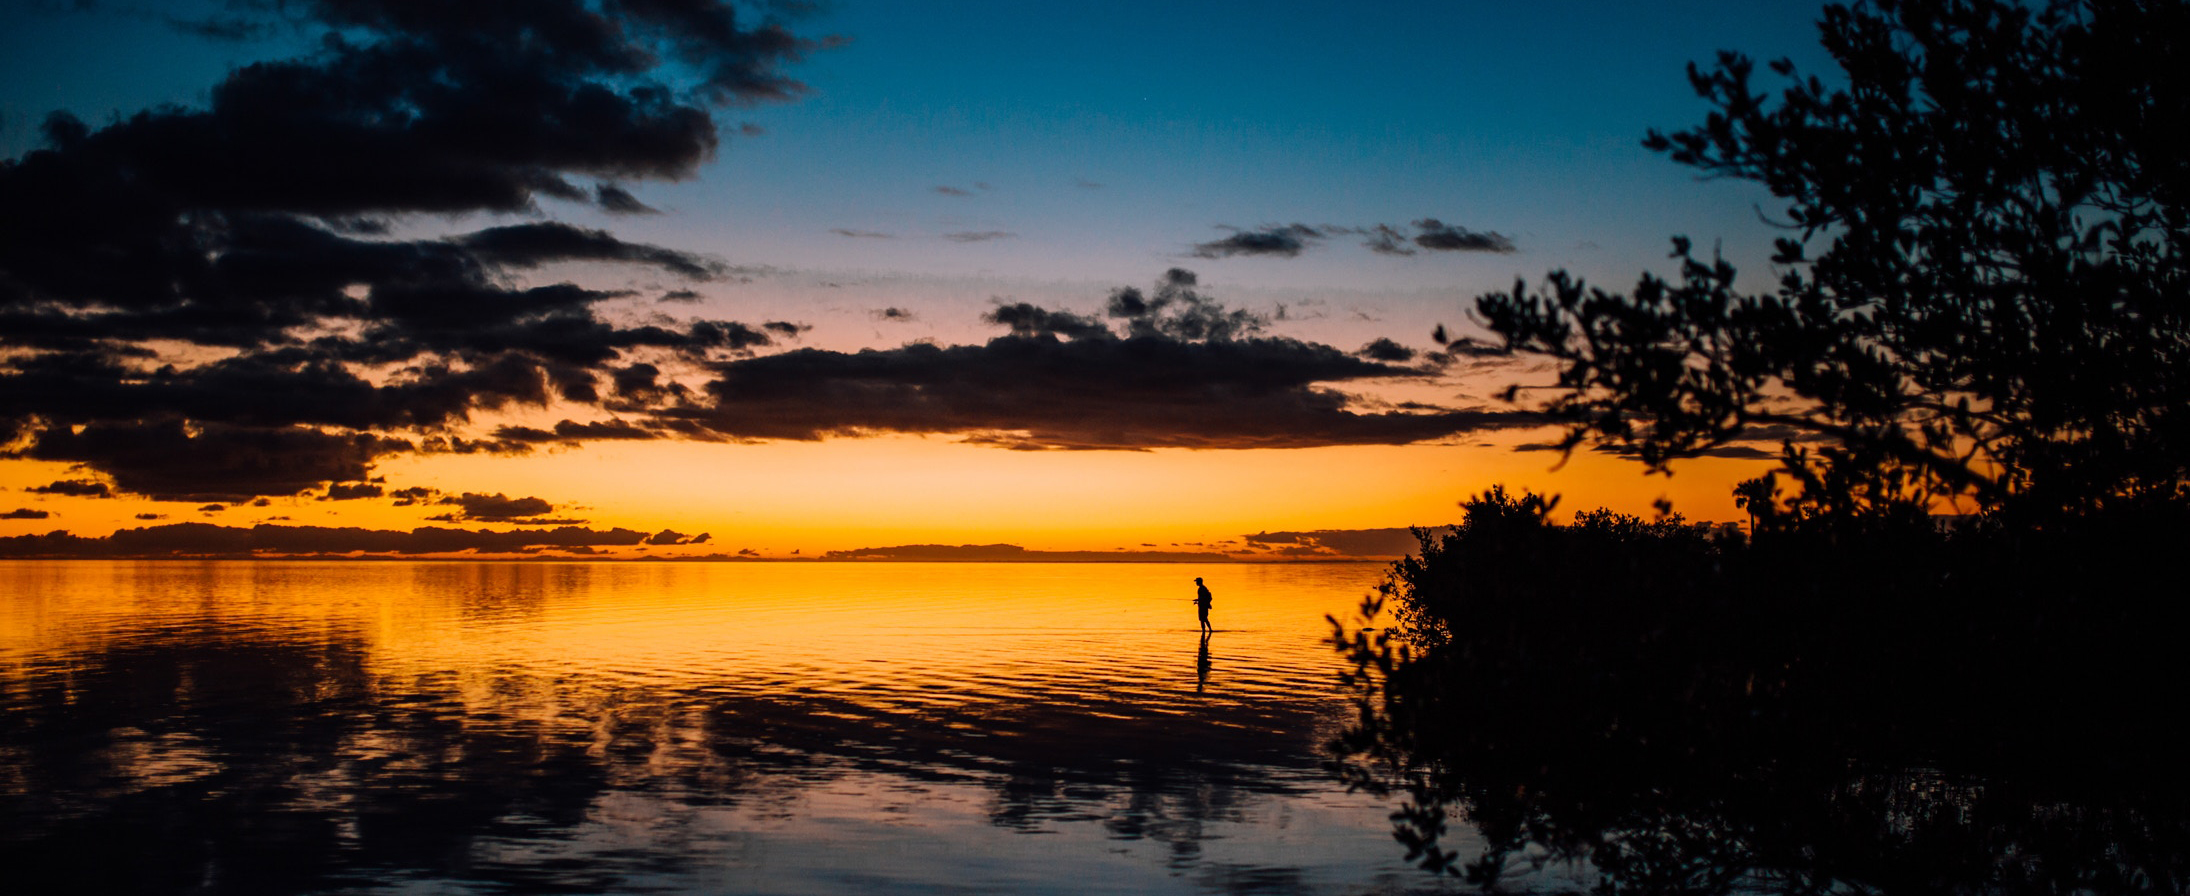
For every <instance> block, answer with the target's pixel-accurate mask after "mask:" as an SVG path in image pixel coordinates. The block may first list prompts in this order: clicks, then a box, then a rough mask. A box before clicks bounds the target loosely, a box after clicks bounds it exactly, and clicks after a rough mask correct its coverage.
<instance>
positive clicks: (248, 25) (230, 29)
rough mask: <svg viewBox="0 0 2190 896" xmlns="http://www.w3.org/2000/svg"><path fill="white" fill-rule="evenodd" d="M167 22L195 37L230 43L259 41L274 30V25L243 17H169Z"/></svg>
mask: <svg viewBox="0 0 2190 896" xmlns="http://www.w3.org/2000/svg"><path fill="white" fill-rule="evenodd" d="M166 22H167V26H168V27H170V28H173V29H175V30H176V31H180V32H182V33H184V34H188V35H191V36H193V37H202V38H205V39H207V40H218V41H230V42H242V41H250V40H258V39H259V38H262V37H265V36H267V35H268V34H270V33H272V32H273V30H274V26H273V24H272V23H269V22H264V21H260V20H257V19H248V18H244V17H243V16H207V17H204V18H196V19H185V18H181V17H179V16H168V17H167V18H166Z"/></svg>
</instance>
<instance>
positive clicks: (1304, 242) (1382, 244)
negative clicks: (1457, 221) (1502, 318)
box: [1187, 218, 1514, 258]
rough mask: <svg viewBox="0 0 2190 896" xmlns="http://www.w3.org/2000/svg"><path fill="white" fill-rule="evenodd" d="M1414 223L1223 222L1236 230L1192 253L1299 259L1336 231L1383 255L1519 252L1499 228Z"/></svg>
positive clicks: (1196, 246)
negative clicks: (1250, 226)
mask: <svg viewBox="0 0 2190 896" xmlns="http://www.w3.org/2000/svg"><path fill="white" fill-rule="evenodd" d="M1414 228H1415V235H1414V236H1413V237H1412V238H1409V237H1408V236H1407V234H1406V232H1405V231H1402V230H1400V229H1399V228H1397V227H1393V226H1392V225H1389V224H1371V225H1368V226H1366V227H1359V226H1351V225H1343V224H1320V225H1315V226H1310V225H1307V224H1297V223H1296V224H1273V225H1266V226H1264V227H1261V228H1258V229H1254V230H1243V229H1240V228H1237V227H1229V226H1224V225H1219V228H1218V229H1220V230H1228V231H1231V235H1230V236H1227V237H1224V238H1223V239H1217V240H1210V241H1209V242H1206V243H1195V244H1194V245H1193V246H1192V247H1190V248H1189V249H1188V251H1187V254H1188V255H1190V256H1193V257H1195V258H1231V257H1234V256H1240V255H1247V256H1268V257H1274V258H1294V257H1297V256H1299V255H1300V254H1301V253H1302V252H1305V251H1307V250H1310V249H1313V248H1315V247H1317V246H1319V245H1321V244H1322V243H1323V242H1324V241H1325V240H1327V239H1329V238H1331V237H1334V236H1358V237H1361V238H1362V241H1361V245H1362V246H1363V247H1364V248H1367V249H1368V250H1369V251H1371V252H1374V253H1376V254H1378V255H1394V256H1407V255H1414V254H1417V253H1418V252H1420V251H1421V250H1424V249H1427V250H1429V251H1432V252H1494V253H1506V252H1512V251H1514V246H1513V241H1512V240H1510V239H1508V238H1506V237H1505V236H1504V235H1503V234H1499V233H1497V232H1495V231H1474V230H1469V229H1467V228H1465V227H1456V226H1453V225H1449V224H1446V223H1444V222H1443V221H1439V220H1438V219H1436V218H1423V219H1421V220H1418V221H1416V222H1414Z"/></svg>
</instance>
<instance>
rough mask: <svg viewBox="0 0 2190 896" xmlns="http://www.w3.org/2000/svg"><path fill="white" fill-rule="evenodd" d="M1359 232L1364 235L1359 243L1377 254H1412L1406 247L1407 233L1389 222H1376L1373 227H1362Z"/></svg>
mask: <svg viewBox="0 0 2190 896" xmlns="http://www.w3.org/2000/svg"><path fill="white" fill-rule="evenodd" d="M1359 233H1360V234H1361V235H1362V236H1363V237H1365V239H1363V240H1362V243H1361V244H1362V245H1364V246H1367V247H1368V248H1369V251H1371V252H1374V253H1376V254H1378V255H1413V254H1414V250H1413V249H1409V248H1407V242H1406V241H1407V235H1406V234H1404V233H1400V232H1399V228H1396V227H1393V226H1391V225H1389V224H1378V225H1376V226H1374V227H1368V228H1363V229H1362V230H1360V231H1359Z"/></svg>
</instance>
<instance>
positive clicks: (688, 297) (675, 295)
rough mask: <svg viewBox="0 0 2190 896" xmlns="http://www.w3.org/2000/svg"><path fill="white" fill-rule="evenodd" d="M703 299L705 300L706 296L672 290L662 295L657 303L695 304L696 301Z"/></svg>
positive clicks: (689, 291) (686, 290)
mask: <svg viewBox="0 0 2190 896" xmlns="http://www.w3.org/2000/svg"><path fill="white" fill-rule="evenodd" d="M704 298H706V296H703V295H700V294H699V293H696V292H693V291H692V290H689V289H672V290H670V291H668V292H665V293H662V297H661V299H659V301H663V302H697V301H699V300H701V299H704Z"/></svg>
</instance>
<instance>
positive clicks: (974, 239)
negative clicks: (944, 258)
mask: <svg viewBox="0 0 2190 896" xmlns="http://www.w3.org/2000/svg"><path fill="white" fill-rule="evenodd" d="M1016 236H1018V234H1016V233H1011V232H1009V231H1003V230H969V231H960V232H957V233H946V234H943V238H944V239H946V240H950V241H951V242H954V243H986V242H991V241H994V240H1008V239H1011V238H1013V237H1016Z"/></svg>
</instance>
